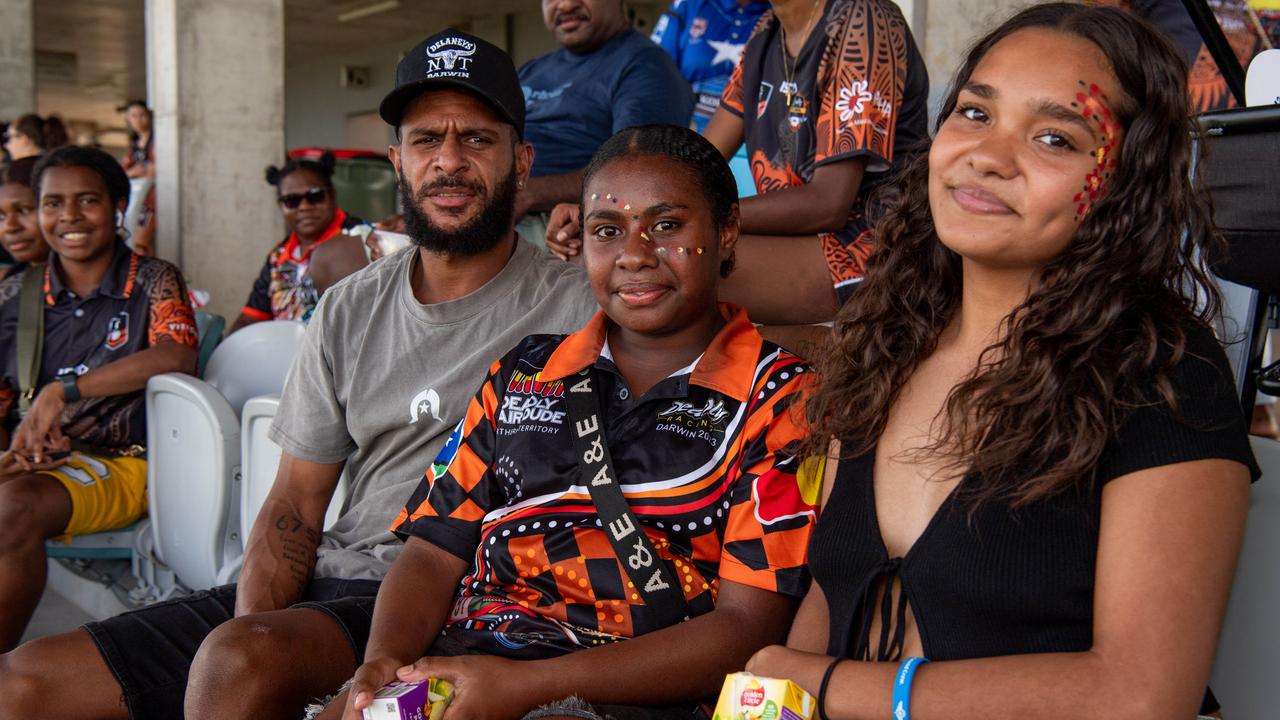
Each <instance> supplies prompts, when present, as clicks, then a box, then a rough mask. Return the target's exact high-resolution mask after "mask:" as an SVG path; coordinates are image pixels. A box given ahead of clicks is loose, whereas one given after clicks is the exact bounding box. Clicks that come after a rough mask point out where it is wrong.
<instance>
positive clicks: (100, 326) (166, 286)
mask: <svg viewBox="0 0 1280 720" xmlns="http://www.w3.org/2000/svg"><path fill="white" fill-rule="evenodd" d="M58 264H59V260H58V257H57V255H51V256H50V261H49V264H48V265H46V266H44V267H43V268H41V267H39V266H35V267H34V268H27V269H26V270H25V271H24V272H23V273H19V274H16V275H14V276H12V277H9V278H6V279H5V280H4V281H3V282H0V349H2V350H0V417H2V418H4V421H5V424H6V427H8V428H9V429H10V430H12V429H13V427H14V426H15V425H16V424H17V421H18V417H17V405H18V403H17V390H18V373H17V363H18V360H17V348H16V347H15V346H16V344H17V343H16V341H15V338H16V337H17V329H18V316H19V307H18V305H19V302H20V297H19V296H20V294H21V293H20V290H21V288H22V278H23V276H24V275H25V273H28V272H39V273H43V274H44V280H43V283H44V331H45V337H44V356H43V358H42V363H41V367H40V376H39V385H40V386H41V387H43V386H44V385H45V384H47V383H50V382H52V381H53V380H54V379H56V378H58V377H60V376H63V375H83V374H85V373H87V372H89V371H90V370H93V369H96V368H99V367H102V366H104V365H109V364H111V363H113V362H115V361H117V360H120V359H121V358H125V357H128V356H130V355H132V354H134V353H136V352H139V351H141V350H146V349H147V348H150V347H154V346H156V345H160V344H163V343H180V344H183V345H186V346H188V347H191V348H195V347H196V321H195V314H194V313H193V312H192V310H191V303H190V301H189V300H188V295H187V286H186V283H185V282H183V279H182V273H181V272H179V271H178V269H177V268H176V267H174V266H173V265H171V264H169V263H167V262H165V261H163V260H159V259H157V258H150V257H141V256H139V255H135V254H134V253H133V252H131V251H130V250H129V248H128V246H126V245H125V244H124V243H123V242H121V243H119V244H117V246H116V249H115V256H114V258H113V259H112V261H111V266H110V268H108V270H107V274H106V275H105V276H104V277H103V278H102V282H101V283H100V284H99V285H98V287H97V288H96V289H95V290H94V291H93V292H91V293H89V294H88V295H86V296H84V297H80V296H78V295H76V294H75V293H74V292H72V291H71V290H70V289H69V288H67V287H64V286H63V284H62V280H61V274H60V271H59V270H58ZM62 429H63V432H64V433H65V434H66V435H67V436H68V437H70V438H71V439H72V440H73V441H75V442H77V443H79V444H80V445H82V446H84V447H87V448H92V449H93V450H94V451H97V452H101V453H103V454H108V455H109V454H111V452H112V451H115V450H124V449H126V448H129V447H131V446H135V445H143V444H144V443H146V439H147V428H146V420H145V417H144V410H143V399H142V391H141V390H139V391H137V392H132V393H126V394H124V395H113V396H110V397H95V398H84V399H81V400H78V401H76V402H74V403H71V404H70V405H69V406H68V407H67V411H66V413H65V416H64V424H63V428H62Z"/></svg>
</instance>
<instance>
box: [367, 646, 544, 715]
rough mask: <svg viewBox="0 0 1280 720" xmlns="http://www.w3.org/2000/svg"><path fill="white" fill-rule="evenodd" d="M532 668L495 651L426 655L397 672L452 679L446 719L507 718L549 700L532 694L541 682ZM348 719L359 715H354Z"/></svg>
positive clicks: (414, 678) (409, 678) (405, 676)
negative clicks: (532, 675) (496, 655)
mask: <svg viewBox="0 0 1280 720" xmlns="http://www.w3.org/2000/svg"><path fill="white" fill-rule="evenodd" d="M532 668H533V665H531V664H529V663H520V662H519V661H516V660H508V659H506V658H501V657H495V656H493V655H461V656H458V657H424V658H422V659H421V660H418V661H417V662H415V663H414V664H413V665H410V666H407V667H403V668H400V669H399V670H398V671H397V673H396V675H397V676H398V677H399V679H401V680H404V681H405V682H421V681H423V680H426V679H427V678H440V679H441V680H447V681H449V682H450V683H452V684H453V699H452V700H451V701H450V702H449V707H448V708H447V709H446V710H445V714H444V715H445V718H446V719H447V718H466V719H467V720H506V719H508V718H519V717H523V716H524V714H525V713H527V712H529V711H530V710H532V709H534V708H535V707H537V706H539V705H541V704H543V703H544V702H546V700H545V699H539V698H538V697H537V696H536V695H535V694H533V693H536V692H537V690H538V688H539V686H540V683H539V682H538V681H537V679H536V678H533V677H530V676H529V670H531V669H532ZM515 677H519V678H521V681H520V682H509V681H504V678H515ZM372 697H373V696H372V695H370V698H372ZM349 720H360V719H359V718H358V717H355V716H353V717H352V718H350V719H349Z"/></svg>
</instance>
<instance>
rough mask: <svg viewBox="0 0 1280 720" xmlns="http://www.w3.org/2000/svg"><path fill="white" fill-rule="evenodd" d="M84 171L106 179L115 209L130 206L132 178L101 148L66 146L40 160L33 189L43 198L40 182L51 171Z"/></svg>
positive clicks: (103, 180)
mask: <svg viewBox="0 0 1280 720" xmlns="http://www.w3.org/2000/svg"><path fill="white" fill-rule="evenodd" d="M67 167H82V168H87V169H89V170H92V171H93V172H94V173H96V174H97V175H98V177H100V178H102V184H103V185H104V186H106V188H107V198H108V199H110V201H111V204H112V205H120V204H122V203H123V204H126V205H127V204H128V203H129V176H128V175H126V174H125V172H124V168H122V167H120V163H119V161H117V160H116V159H115V158H113V157H111V156H110V155H108V154H107V153H105V152H103V151H102V150H99V149H97V148H89V147H80V146H79V145H63V146H62V147H60V148H57V149H55V150H50V151H49V152H47V153H45V154H44V155H42V156H41V157H40V161H39V162H37V163H36V166H35V169H34V170H32V171H31V189H32V190H34V191H35V193H36V195H37V196H39V195H41V194H43V192H44V191H43V189H41V187H40V181H41V180H43V179H44V174H45V172H47V171H48V170H49V168H67Z"/></svg>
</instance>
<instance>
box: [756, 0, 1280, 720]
mask: <svg viewBox="0 0 1280 720" xmlns="http://www.w3.org/2000/svg"><path fill="white" fill-rule="evenodd" d="M1186 77H1187V70H1186V67H1185V65H1184V64H1183V63H1182V61H1181V60H1180V59H1179V57H1178V56H1177V54H1176V51H1175V50H1174V49H1173V48H1172V47H1171V46H1169V45H1168V43H1167V42H1166V41H1165V40H1163V39H1162V38H1161V37H1159V36H1158V35H1157V34H1156V33H1155V32H1154V31H1153V30H1151V28H1150V27H1149V26H1147V25H1145V24H1143V23H1142V22H1140V21H1138V20H1135V19H1134V18H1132V17H1130V16H1127V15H1126V14H1124V13H1122V12H1119V11H1116V10H1113V9H1109V8H1089V7H1083V6H1079V5H1068V4H1050V5H1041V6H1036V7H1033V8H1030V9H1028V10H1026V11H1023V12H1022V13H1019V14H1018V15H1016V16H1015V17H1013V18H1012V19H1010V20H1009V21H1008V22H1006V23H1005V24H1004V25H1002V26H1000V27H999V28H998V29H996V30H994V31H993V32H992V33H991V34H990V35H988V36H987V37H986V38H984V39H982V40H981V41H980V42H979V43H978V44H977V46H976V47H975V48H974V49H973V50H972V51H971V52H970V54H969V56H968V58H967V59H966V62H965V63H964V65H963V66H962V67H961V69H960V71H959V73H958V76H957V78H956V81H955V83H954V85H953V87H952V89H951V91H950V93H949V95H948V97H947V99H946V102H945V105H944V107H943V110H942V113H941V115H940V122H939V125H938V131H937V135H936V138H935V139H934V141H933V143H932V147H931V149H930V151H929V153H928V155H927V156H926V157H921V158H920V159H919V161H917V162H914V163H913V164H912V165H910V166H909V167H908V168H907V169H906V171H905V173H904V176H903V177H901V178H900V184H899V185H898V188H899V196H898V197H897V198H895V199H893V200H892V210H891V212H890V213H889V215H888V216H887V217H886V218H885V219H884V220H883V221H882V222H881V223H880V225H879V226H878V238H877V241H878V242H879V243H880V245H879V250H877V252H876V253H874V254H873V255H872V258H871V260H870V261H869V263H868V266H867V276H866V281H865V283H864V285H863V287H862V288H861V289H860V290H859V291H858V292H857V293H856V294H855V295H854V296H853V298H852V299H851V300H850V302H849V304H847V305H846V306H845V307H844V308H843V310H842V311H841V313H840V315H839V316H838V317H837V319H836V322H835V327H834V337H833V341H832V342H831V344H830V346H829V347H828V349H827V352H826V353H825V355H824V356H823V357H821V358H819V362H818V363H817V364H818V369H819V372H820V377H821V379H822V384H821V386H820V387H819V388H818V389H817V391H816V392H815V395H814V397H813V398H812V401H811V402H810V403H808V404H807V407H806V411H807V413H808V415H809V419H810V421H811V423H812V430H813V436H812V438H811V442H812V443H813V448H814V449H815V450H816V451H817V452H818V453H822V452H823V451H827V457H828V460H827V462H826V483H825V492H826V493H827V496H826V498H825V500H824V508H823V514H822V516H821V519H820V520H819V523H818V527H817V529H816V530H815V534H814V538H813V543H812V545H811V552H810V564H811V568H812V571H813V576H814V580H815V585H814V587H813V588H812V590H811V592H810V593H809V594H808V596H807V597H806V599H805V602H804V605H803V607H802V609H801V611H800V613H799V615H798V616H797V620H796V623H795V626H794V628H793V631H792V635H791V638H790V640H789V642H788V645H787V646H786V647H780V646H774V647H770V648H766V649H765V650H762V651H760V652H759V653H757V654H756V655H755V656H754V657H753V659H752V661H751V662H750V663H749V665H748V669H749V670H751V671H752V672H755V673H757V674H761V675H770V676H777V677H789V678H791V679H793V680H795V681H797V682H799V683H800V684H801V685H803V686H804V687H806V688H807V689H809V690H810V691H811V692H813V693H814V694H815V695H819V696H820V697H819V706H820V708H821V709H822V710H823V711H824V712H825V716H826V717H829V718H840V719H841V720H844V719H846V718H848V719H852V718H859V719H861V718H887V717H891V716H892V717H897V718H898V720H904V719H905V718H906V717H909V716H912V715H913V716H915V717H917V718H921V719H925V720H928V719H930V718H948V719H949V720H965V719H966V718H992V717H1010V718H1022V719H1030V718H1045V717H1064V716H1070V717H1124V718H1139V717H1141V718H1191V717H1192V716H1194V715H1195V710H1196V708H1197V707H1199V705H1200V703H1201V701H1202V699H1203V698H1204V697H1205V684H1206V682H1207V680H1208V677H1209V672H1210V668H1211V666H1212V662H1213V655H1214V648H1215V643H1216V640H1217V636H1218V631H1219V628H1220V625H1221V622H1222V617H1223V614H1224V612H1225V609H1226V603H1227V596H1228V593H1229V590H1230V586H1231V578H1232V573H1233V570H1234V568H1235V562H1236V557H1237V554H1238V552H1239V546H1240V542H1241V536H1242V532H1243V526H1244V520H1245V515H1246V512H1247V508H1248V502H1249V482H1250V477H1251V476H1253V477H1256V476H1257V474H1258V470H1257V466H1256V464H1255V463H1254V460H1253V457H1252V454H1251V452H1250V449H1249V444H1248V440H1247V437H1246V432H1245V424H1244V414H1243V412H1242V410H1241V408H1240V403H1239V401H1238V399H1237V397H1236V396H1235V394H1234V390H1233V383H1232V381H1231V375H1230V371H1229V369H1228V366H1227V363H1226V360H1225V357H1224V355H1223V353H1222V351H1221V349H1220V348H1219V346H1218V344H1217V341H1216V340H1215V338H1214V335H1213V333H1212V331H1211V330H1210V327H1209V325H1208V322H1207V321H1208V320H1209V318H1210V316H1211V314H1212V313H1213V312H1215V310H1216V307H1217V302H1216V301H1217V294H1216V292H1215V289H1214V286H1213V284H1212V282H1211V281H1210V279H1209V277H1208V276H1207V275H1206V273H1205V270H1204V268H1203V266H1202V265H1201V264H1200V262H1199V258H1200V257H1202V256H1203V253H1204V251H1205V249H1206V248H1207V247H1208V246H1210V245H1214V244H1216V243H1218V242H1219V239H1218V238H1217V236H1216V235H1215V234H1214V231H1213V228H1212V226H1211V221H1210V217H1209V208H1208V207H1207V204H1206V201H1205V199H1204V198H1203V197H1202V196H1201V195H1200V194H1198V193H1197V192H1196V191H1195V190H1194V189H1193V187H1192V185H1191V183H1190V182H1189V180H1188V176H1189V173H1188V168H1189V162H1190V156H1191V130H1192V127H1191V123H1190V122H1189V115H1190V111H1189V108H1188V101H1187V91H1186ZM1193 297H1200V298H1201V299H1202V302H1201V303H1200V304H1196V303H1194V302H1192V301H1189V300H1187V298H1193ZM923 658H927V659H928V660H932V661H933V662H932V663H931V664H929V665H925V666H924V667H923V669H922V670H920V672H919V673H918V674H917V675H915V676H914V677H915V678H916V679H915V680H914V687H915V690H914V697H912V693H911V688H912V686H913V683H912V678H913V672H914V670H915V669H916V668H919V667H920V666H921V663H922V659H923Z"/></svg>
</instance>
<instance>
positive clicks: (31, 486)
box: [0, 146, 196, 651]
mask: <svg viewBox="0 0 1280 720" xmlns="http://www.w3.org/2000/svg"><path fill="white" fill-rule="evenodd" d="M34 187H35V189H36V191H37V193H38V196H39V201H38V207H39V219H40V228H41V230H42V231H43V233H44V237H45V239H46V240H47V241H48V242H49V244H50V245H51V246H52V247H53V250H54V252H55V254H54V255H53V256H52V257H51V258H50V260H49V262H48V263H47V264H44V265H32V266H30V267H28V268H27V269H26V270H25V271H23V272H21V273H18V274H15V275H13V276H11V277H8V278H6V279H5V280H4V281H3V282H0V348H3V351H2V352H0V418H2V419H3V421H4V422H3V428H2V429H0V441H2V444H3V446H4V447H6V448H8V450H7V452H5V453H4V454H3V455H0V650H4V651H8V650H10V649H12V648H13V647H14V646H15V645H17V643H18V640H19V638H21V636H22V631H23V629H24V628H25V627H26V624H27V621H28V620H29V619H30V618H31V613H32V612H33V611H34V610H35V607H36V604H37V603H38V602H39V600H40V594H41V592H42V590H43V589H44V581H45V563H46V560H45V554H44V542H45V539H46V538H49V537H52V536H55V535H60V534H66V535H80V534H85V533H93V532H99V531H101V530H108V529H111V528H116V527H121V526H124V525H127V524H129V523H131V522H133V521H135V520H137V519H138V518H139V517H141V516H142V515H143V514H144V513H145V512H146V509H147V492H146V481H147V465H146V460H145V459H144V454H145V449H144V448H143V443H145V442H146V437H147V429H146V420H145V417H144V405H143V394H142V390H143V388H144V387H146V384H147V380H148V379H149V378H151V377H152V376H153V375H159V374H161V373H166V372H188V373H189V372H193V371H194V370H195V367H196V325H195V317H194V314H193V313H192V311H191V305H190V304H189V302H188V301H187V288H186V286H185V284H184V283H183V281H182V274H181V273H179V272H178V269H177V268H175V267H174V266H172V265H170V264H169V263H167V262H164V261H163V260H157V259H155V258H148V257H141V256H139V255H137V254H135V253H133V252H131V251H130V250H129V248H128V246H126V245H125V243H124V240H123V239H122V238H121V236H120V231H121V228H120V227H119V223H120V221H121V219H122V218H123V211H124V207H125V204H126V203H127V202H128V198H129V179H128V178H127V177H126V176H125V173H124V170H123V169H122V168H121V167H120V165H119V164H117V163H116V161H115V159H114V158H112V157H111V156H110V155H107V154H106V153H104V152H102V151H101V150H93V149H89V148H79V147H74V146H67V147H62V148H59V149H57V150H54V151H53V152H51V153H50V154H49V155H47V156H45V157H44V158H43V159H42V160H41V162H40V163H39V164H38V165H37V166H36V169H35V176H34ZM31 273H36V274H37V275H36V276H33V277H31V278H28V277H27V276H28V275H29V274H31ZM32 282H36V283H37V284H36V285H35V286H34V287H33V288H32V289H34V290H39V294H38V295H37V298H38V302H40V303H41V304H42V307H41V308H40V311H39V312H41V313H42V314H43V317H44V320H43V322H44V327H43V338H44V339H43V352H42V353H41V355H40V358H39V359H38V360H36V363H35V364H38V366H39V367H38V370H37V372H36V373H35V379H36V381H35V382H34V383H32V385H31V387H22V386H21V385H22V382H23V375H24V374H23V373H22V372H21V370H19V364H20V363H22V362H30V361H31V360H30V359H24V358H20V357H19V352H18V346H19V345H21V344H22V343H21V342H20V341H19V339H18V337H19V335H20V334H21V333H22V330H21V329H20V325H21V322H22V321H21V319H20V318H22V316H23V308H22V307H21V304H22V301H23V295H24V294H25V293H24V288H25V287H27V286H29V284H30V283H32ZM32 329H34V328H32ZM34 354H35V353H34V352H33V353H31V355H34ZM23 395H26V397H28V398H30V406H29V407H28V408H23V410H25V412H23V413H22V415H21V417H20V416H19V406H20V404H21V399H22V396H23ZM68 451H70V452H68Z"/></svg>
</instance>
